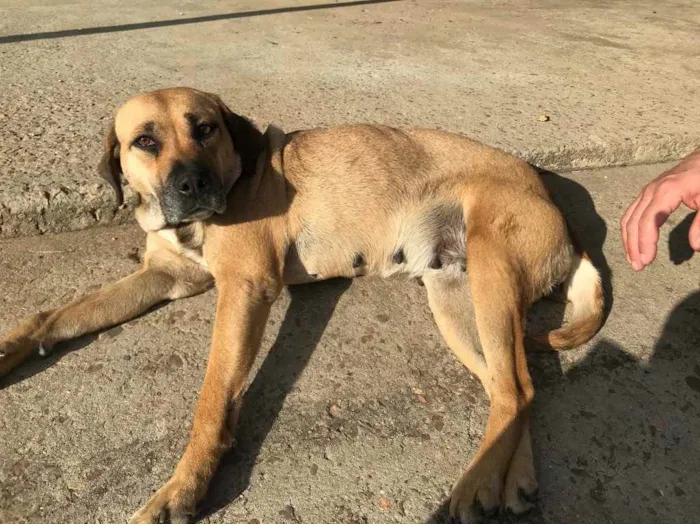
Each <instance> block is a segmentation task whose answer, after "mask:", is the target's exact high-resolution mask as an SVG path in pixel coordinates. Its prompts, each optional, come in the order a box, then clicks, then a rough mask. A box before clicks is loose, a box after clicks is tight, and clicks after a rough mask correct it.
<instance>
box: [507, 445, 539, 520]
mask: <svg viewBox="0 0 700 524" xmlns="http://www.w3.org/2000/svg"><path fill="white" fill-rule="evenodd" d="M537 489H538V485H537V478H536V477H535V465H534V464H533V462H532V456H531V455H530V456H528V455H519V454H516V455H515V456H514V457H513V460H512V461H511V463H510V468H509V469H508V475H507V476H506V483H505V490H504V496H503V499H504V500H503V503H504V505H505V508H506V510H508V511H510V512H511V513H513V514H515V515H523V514H524V513H527V512H528V511H530V510H531V509H533V508H534V507H535V502H536V500H537Z"/></svg>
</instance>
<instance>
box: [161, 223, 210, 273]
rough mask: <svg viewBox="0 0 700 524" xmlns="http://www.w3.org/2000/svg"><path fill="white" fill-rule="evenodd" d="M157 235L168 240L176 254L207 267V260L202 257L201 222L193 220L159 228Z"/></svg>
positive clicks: (202, 235) (202, 228) (202, 230)
mask: <svg viewBox="0 0 700 524" xmlns="http://www.w3.org/2000/svg"><path fill="white" fill-rule="evenodd" d="M158 235H160V236H161V237H162V238H164V239H165V240H167V241H168V242H170V243H171V244H172V245H173V246H174V247H175V249H176V251H177V252H178V254H180V255H182V256H184V257H187V258H189V259H190V260H191V261H192V262H195V263H196V264H199V265H200V266H202V267H203V268H205V269H206V268H207V262H206V260H205V259H204V227H203V226H202V224H201V223H199V222H194V223H192V224H187V225H185V226H180V227H178V228H168V229H161V230H159V231H158Z"/></svg>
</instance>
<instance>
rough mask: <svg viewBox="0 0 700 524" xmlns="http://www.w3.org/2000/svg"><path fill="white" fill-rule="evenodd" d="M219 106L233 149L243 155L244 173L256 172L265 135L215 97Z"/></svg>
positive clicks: (263, 146)
mask: <svg viewBox="0 0 700 524" xmlns="http://www.w3.org/2000/svg"><path fill="white" fill-rule="evenodd" d="M214 98H215V100H216V103H217V104H218V106H219V111H221V115H222V116H223V117H224V122H226V128H227V129H228V132H229V135H231V139H232V140H233V147H235V148H236V152H237V153H238V154H239V155H241V165H242V171H243V173H244V174H245V173H253V172H255V167H256V165H257V163H258V157H259V156H260V154H261V153H262V152H263V149H264V148H265V142H264V139H263V134H262V133H261V132H260V131H258V129H257V128H256V127H255V125H253V123H252V122H251V121H250V120H248V119H247V118H244V117H242V116H240V115H237V114H236V113H234V112H233V111H231V110H230V109H229V108H228V107H227V106H226V104H224V103H223V102H222V100H221V99H220V98H219V97H218V96H214Z"/></svg>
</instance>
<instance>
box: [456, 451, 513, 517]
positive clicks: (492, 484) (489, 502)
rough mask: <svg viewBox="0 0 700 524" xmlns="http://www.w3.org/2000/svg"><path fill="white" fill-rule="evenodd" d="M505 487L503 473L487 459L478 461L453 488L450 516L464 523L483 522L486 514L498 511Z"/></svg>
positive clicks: (489, 514)
mask: <svg viewBox="0 0 700 524" xmlns="http://www.w3.org/2000/svg"><path fill="white" fill-rule="evenodd" d="M502 488H503V478H502V475H499V474H498V473H497V470H496V468H492V467H489V464H487V461H483V462H476V463H474V464H472V465H471V466H470V467H469V469H467V471H465V472H464V474H463V475H462V478H460V479H459V482H457V484H455V486H454V488H453V489H452V498H451V500H450V516H451V517H452V518H453V519H456V521H457V522H461V523H462V524H475V523H477V522H481V520H482V518H483V516H484V515H486V516H491V515H494V514H495V513H496V512H498V510H499V508H500V505H501V491H502Z"/></svg>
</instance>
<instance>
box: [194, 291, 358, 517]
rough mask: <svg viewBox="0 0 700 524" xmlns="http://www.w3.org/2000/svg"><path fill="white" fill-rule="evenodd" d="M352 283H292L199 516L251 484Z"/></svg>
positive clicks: (206, 514)
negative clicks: (281, 317) (290, 398)
mask: <svg viewBox="0 0 700 524" xmlns="http://www.w3.org/2000/svg"><path fill="white" fill-rule="evenodd" d="M350 283H351V280H348V279H336V280H329V281H325V282H319V283H316V284H311V285H305V286H291V287H290V288H289V292H290V294H291V296H292V300H291V303H290V304H289V308H288V309H287V313H286V315H285V318H284V321H283V323H282V326H281V327H280V330H279V333H278V335H277V339H276V341H275V343H274V344H273V346H272V348H271V349H270V352H269V354H268V355H267V357H266V358H265V360H264V362H263V364H262V367H261V368H260V370H259V371H258V372H257V374H256V375H255V379H254V380H253V382H252V384H251V385H250V387H249V388H248V390H247V391H246V393H245V395H244V398H243V406H242V408H241V413H240V417H239V421H238V431H237V432H236V442H237V444H236V447H235V448H234V449H233V450H232V452H231V453H229V454H228V455H227V456H226V457H225V458H224V460H223V461H222V463H221V465H220V466H219V469H218V471H217V473H216V475H215V476H214V479H213V480H212V482H211V484H210V489H209V492H208V494H207V497H206V499H205V501H204V503H203V506H202V510H201V512H200V514H199V515H198V516H197V517H198V519H202V518H204V517H207V516H209V515H211V514H212V513H214V512H215V511H217V510H219V509H220V508H222V507H224V506H226V505H228V504H230V503H231V502H233V501H234V500H236V499H237V498H238V497H239V495H241V493H243V491H245V489H246V488H247V487H248V484H249V482H250V478H251V475H252V471H253V468H254V467H255V464H256V461H257V457H258V453H259V452H260V449H261V448H262V445H263V443H264V442H265V438H266V437H267V434H268V433H269V432H270V430H271V429H272V426H273V425H274V423H275V420H276V419H277V417H278V416H279V413H280V411H281V410H282V405H283V404H284V401H285V398H286V397H287V395H288V394H289V392H290V391H291V390H292V388H293V387H294V384H295V383H296V381H297V378H298V377H299V375H300V374H301V373H302V372H303V371H304V368H305V367H306V365H307V364H308V362H309V359H310V358H311V354H312V353H313V351H314V349H315V348H316V345H317V344H318V342H319V340H320V339H321V335H322V334H323V332H324V330H325V329H326V326H327V324H328V321H329V320H330V318H331V316H332V315H333V311H334V310H335V307H336V304H337V303H338V300H339V299H340V297H341V295H342V294H343V293H344V292H345V290H347V289H348V287H350Z"/></svg>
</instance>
